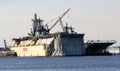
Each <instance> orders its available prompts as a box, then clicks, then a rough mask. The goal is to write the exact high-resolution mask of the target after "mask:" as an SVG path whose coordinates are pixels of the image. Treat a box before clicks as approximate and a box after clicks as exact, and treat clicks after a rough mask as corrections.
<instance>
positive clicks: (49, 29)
mask: <svg viewBox="0 0 120 71" xmlns="http://www.w3.org/2000/svg"><path fill="white" fill-rule="evenodd" d="M70 9H71V8H69V9H68V10H67V11H65V12H64V13H63V14H62V16H60V17H59V19H58V20H57V21H56V22H55V23H54V24H53V25H52V27H51V28H50V29H49V31H50V30H51V29H52V28H53V27H54V26H55V25H56V24H57V23H58V22H59V21H60V20H61V19H62V18H63V17H64V16H65V15H66V14H67V13H68V12H69V11H70Z"/></svg>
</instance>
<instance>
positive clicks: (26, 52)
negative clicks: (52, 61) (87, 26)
mask: <svg viewBox="0 0 120 71" xmlns="http://www.w3.org/2000/svg"><path fill="white" fill-rule="evenodd" d="M69 10H70V8H69V9H68V10H67V11H65V12H64V13H63V14H62V15H61V16H59V18H58V19H57V20H56V21H55V23H54V24H53V25H52V26H51V27H50V28H49V27H48V25H47V24H43V20H41V19H40V18H38V17H37V14H36V13H35V14H34V19H32V22H33V27H32V29H31V32H30V33H29V34H28V36H25V37H19V38H13V41H14V42H15V43H14V44H13V45H12V46H11V47H10V49H11V50H13V51H14V52H15V55H16V56H19V57H31V56H81V55H85V53H86V50H85V48H84V38H83V37H84V34H78V33H77V32H75V31H74V30H73V28H72V27H69V26H68V24H66V26H64V25H63V22H62V18H63V17H64V16H65V15H66V14H67V13H68V12H69ZM57 23H60V24H61V27H62V30H63V31H62V32H55V33H50V31H51V30H52V28H53V27H54V26H55V25H56V24H57Z"/></svg>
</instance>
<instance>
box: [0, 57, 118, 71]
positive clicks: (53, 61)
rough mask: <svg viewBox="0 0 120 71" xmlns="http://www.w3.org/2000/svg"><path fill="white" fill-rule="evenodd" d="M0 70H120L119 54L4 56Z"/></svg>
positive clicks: (0, 60) (0, 63) (0, 61)
mask: <svg viewBox="0 0 120 71" xmlns="http://www.w3.org/2000/svg"><path fill="white" fill-rule="evenodd" d="M0 71H120V56H119V55H116V56H80V57H25V58H24V57H6V58H0Z"/></svg>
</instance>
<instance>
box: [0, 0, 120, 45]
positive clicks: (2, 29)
mask: <svg viewBox="0 0 120 71" xmlns="http://www.w3.org/2000/svg"><path fill="white" fill-rule="evenodd" d="M68 8H71V10H70V12H69V13H68V14H66V16H65V17H64V18H63V19H62V21H63V23H66V22H67V23H69V25H70V26H71V25H72V26H73V27H74V28H75V31H76V32H78V33H85V37H84V39H85V40H91V39H93V40H117V42H118V44H120V42H119V41H120V0H0V46H3V39H6V40H7V43H8V45H11V43H12V41H11V39H12V38H14V37H21V36H27V33H28V32H29V31H30V28H31V27H32V21H31V19H32V18H33V16H34V13H37V14H38V15H39V17H40V18H41V19H43V20H44V24H45V23H47V22H49V21H50V20H52V19H54V18H56V17H58V16H60V15H62V14H63V13H64V12H65V11H66V10H67V9H68ZM53 23H54V22H52V23H50V24H48V25H49V26H51V25H52V24H53ZM55 31H61V27H60V24H59V23H58V24H57V25H56V27H54V29H53V30H52V32H55Z"/></svg>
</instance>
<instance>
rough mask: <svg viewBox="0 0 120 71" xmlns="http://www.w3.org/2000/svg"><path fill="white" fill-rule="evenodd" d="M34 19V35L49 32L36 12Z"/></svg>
mask: <svg viewBox="0 0 120 71" xmlns="http://www.w3.org/2000/svg"><path fill="white" fill-rule="evenodd" d="M32 21H33V31H32V35H33V36H36V35H41V34H46V33H47V29H46V28H45V27H44V25H43V24H42V22H43V20H41V19H40V18H37V14H36V13H35V14H34V19H32Z"/></svg>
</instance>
